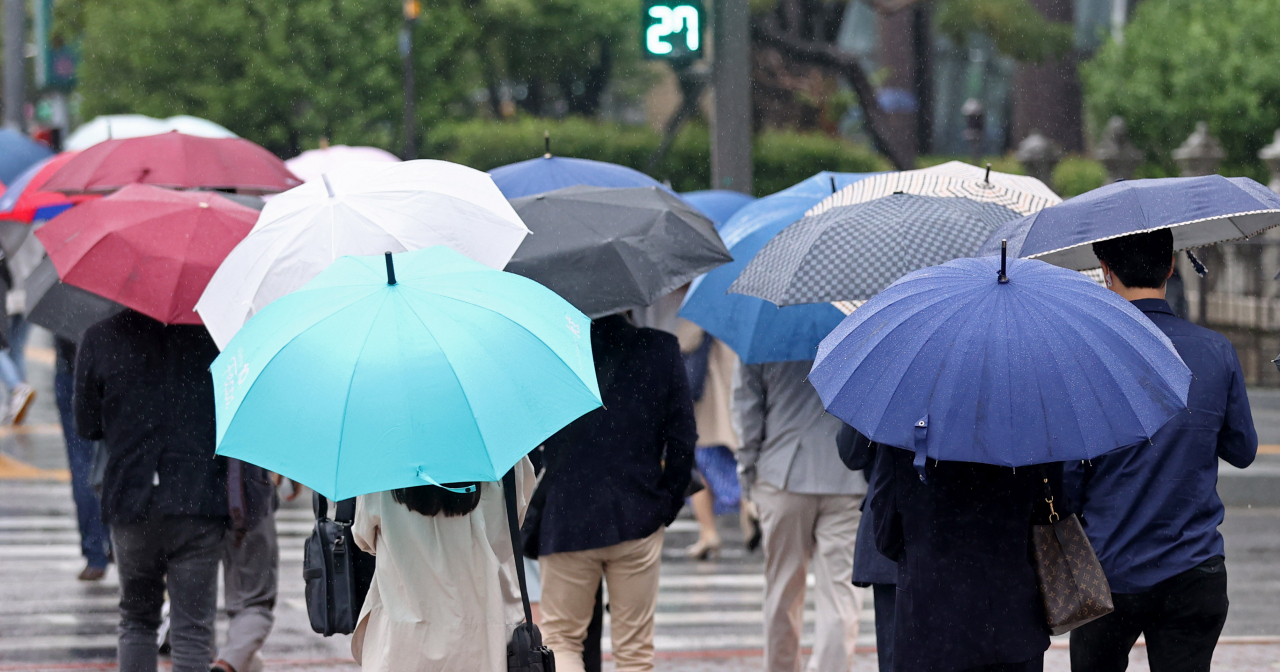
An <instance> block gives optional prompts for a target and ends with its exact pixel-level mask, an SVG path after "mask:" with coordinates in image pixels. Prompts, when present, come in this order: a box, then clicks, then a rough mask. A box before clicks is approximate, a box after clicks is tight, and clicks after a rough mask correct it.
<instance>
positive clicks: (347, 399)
mask: <svg viewBox="0 0 1280 672" xmlns="http://www.w3.org/2000/svg"><path fill="white" fill-rule="evenodd" d="M389 296H390V292H388V293H385V294H383V296H382V302H381V303H379V304H378V309H377V310H375V311H374V312H373V315H374V319H373V320H370V321H369V330H368V331H367V332H365V335H364V340H363V341H362V342H361V343H360V352H358V353H356V359H355V366H359V365H360V359H361V357H362V356H363V355H364V349H365V347H367V346H368V345H369V337H370V336H372V335H373V329H374V327H375V326H376V325H377V321H378V320H377V315H378V313H381V312H382V307H383V306H385V305H386V303H387V298H388V297H389ZM329 317H333V314H330V315H329ZM295 338H296V337H295ZM282 350H283V348H281V351H282ZM273 359H274V357H273ZM355 380H356V376H355V370H354V367H353V368H352V371H351V379H350V380H348V381H347V393H346V395H345V396H344V397H343V400H342V420H341V421H340V422H339V424H338V450H337V452H336V453H335V454H334V456H333V464H334V469H333V494H334V495H335V498H336V495H337V494H338V471H339V467H340V466H341V465H342V438H343V436H345V435H346V433H347V408H348V407H350V405H351V388H352V386H353V385H354V384H355ZM245 394H246V396H247V395H248V392H246V393H245Z"/></svg>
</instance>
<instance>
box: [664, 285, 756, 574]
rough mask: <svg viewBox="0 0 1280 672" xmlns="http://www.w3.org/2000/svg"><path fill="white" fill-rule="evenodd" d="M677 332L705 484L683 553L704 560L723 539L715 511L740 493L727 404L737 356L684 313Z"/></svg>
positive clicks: (728, 508)
mask: <svg viewBox="0 0 1280 672" xmlns="http://www.w3.org/2000/svg"><path fill="white" fill-rule="evenodd" d="M681 294H683V292H682V293H681ZM676 337H677V338H678V339H679V341H680V354H681V356H682V357H684V363H685V370H686V372H687V373H688V376H689V390H690V393H691V394H692V395H693V415H694V418H695V419H696V420H697V427H698V447H697V450H696V452H695V453H694V460H695V463H696V467H697V470H698V473H699V474H700V475H701V476H702V481H703V482H704V483H705V484H706V487H705V488H703V489H702V490H699V491H698V492H696V493H694V494H693V496H692V497H690V498H689V500H690V505H691V506H690V508H692V509H693V517H694V519H696V520H697V521H698V540H697V541H696V542H694V543H693V544H692V545H691V546H689V547H688V548H686V549H685V555H687V556H689V557H691V558H695V559H698V560H706V559H708V558H710V557H714V556H716V555H718V554H719V553H720V546H721V544H722V542H721V540H720V531H719V530H718V529H717V528H716V516H718V515H721V514H725V513H731V512H734V511H737V510H738V501H739V500H740V499H741V497H742V490H741V489H740V488H739V487H738V477H737V466H738V462H737V458H736V457H734V451H736V450H737V449H738V435H737V434H736V433H735V432H734V431H733V419H732V417H731V415H730V409H729V406H730V399H731V398H732V396H733V371H734V369H735V368H736V367H737V366H738V357H737V355H735V354H733V351H732V350H730V349H729V347H728V346H726V345H725V344H724V343H721V342H720V341H719V340H718V339H716V338H715V337H714V336H712V335H711V334H708V333H707V332H705V331H703V330H702V328H701V327H699V326H698V325H696V324H694V323H692V322H690V321H688V320H685V319H683V318H682V319H680V320H679V321H678V323H677V325H676Z"/></svg>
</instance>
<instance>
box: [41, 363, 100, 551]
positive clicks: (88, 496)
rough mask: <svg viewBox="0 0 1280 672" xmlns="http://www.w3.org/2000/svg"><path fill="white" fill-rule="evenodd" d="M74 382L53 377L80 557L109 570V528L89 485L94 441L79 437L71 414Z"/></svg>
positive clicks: (66, 375)
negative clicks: (77, 531) (65, 449)
mask: <svg viewBox="0 0 1280 672" xmlns="http://www.w3.org/2000/svg"><path fill="white" fill-rule="evenodd" d="M72 386H73V379H72V376H71V374H70V373H59V374H57V375H55V376H54V378H53V396H54V398H55V400H56V401H57V403H58V419H59V420H60V421H61V422H62V437H63V439H65V440H66V442H67V464H68V465H69V467H70V469H71V498H72V499H74V500H75V503H76V522H77V524H78V525H79V528H80V554H81V555H83V556H84V559H85V561H86V562H87V563H88V564H89V566H90V567H106V566H107V552H108V550H109V549H110V547H111V542H110V541H109V540H108V535H107V526H106V524H104V523H103V522H102V511H101V509H100V507H99V504H98V496H97V495H96V494H94V492H93V487H92V486H90V485H89V476H90V473H91V472H92V471H93V451H94V447H93V442H92V441H89V440H86V439H82V438H80V435H79V434H76V431H75V427H74V425H73V419H72V415H71V394H72Z"/></svg>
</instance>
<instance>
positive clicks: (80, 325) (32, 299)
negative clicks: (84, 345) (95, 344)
mask: <svg viewBox="0 0 1280 672" xmlns="http://www.w3.org/2000/svg"><path fill="white" fill-rule="evenodd" d="M23 287H24V289H26V290H27V297H26V298H27V314H26V316H27V320H28V321H30V322H32V323H33V324H38V325H40V326H42V327H44V328H45V329H48V330H49V331H52V332H53V333H55V334H57V335H59V336H61V337H63V338H67V339H70V340H72V341H75V342H77V343H79V342H80V339H81V338H82V337H83V336H84V331H85V330H86V329H88V328H89V327H92V326H93V325H95V324H97V323H98V322H101V321H102V320H105V319H107V318H108V317H111V316H112V315H115V314H116V313H118V312H120V311H122V310H124V306H122V305H120V304H118V303H116V302H115V301H112V300H110V299H104V298H102V297H101V296H98V295H97V294H94V293H93V292H88V291H85V290H83V289H80V288H79V287H76V286H75V285H68V284H66V283H65V282H62V281H61V280H59V279H58V271H57V269H56V268H54V266H53V260H52V259H50V258H48V257H45V258H44V259H43V260H42V261H41V262H40V265H38V266H36V268H35V270H34V271H32V272H31V275H29V276H27V280H26V282H25V283H24V284H23Z"/></svg>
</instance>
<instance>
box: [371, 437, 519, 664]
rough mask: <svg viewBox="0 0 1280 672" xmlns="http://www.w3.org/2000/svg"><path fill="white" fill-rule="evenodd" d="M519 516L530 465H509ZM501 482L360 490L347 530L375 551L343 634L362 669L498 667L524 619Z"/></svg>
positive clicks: (503, 660)
mask: <svg viewBox="0 0 1280 672" xmlns="http://www.w3.org/2000/svg"><path fill="white" fill-rule="evenodd" d="M514 470H515V475H516V478H515V482H516V503H517V510H518V512H519V515H520V516H521V518H523V516H524V511H525V509H526V507H527V506H528V505H529V497H530V495H531V494H532V492H531V491H532V489H533V482H534V477H533V466H532V465H531V464H530V463H529V459H528V458H523V459H521V460H520V462H518V463H517V464H516V465H515V467H514ZM502 487H503V486H502V484H501V483H500V482H493V483H445V484H444V487H439V486H435V485H419V486H416V487H410V488H400V489H397V490H390V491H386V492H375V493H373V494H370V495H361V496H360V498H359V499H358V500H357V502H356V518H355V522H354V524H353V525H352V527H351V532H352V535H353V536H354V537H355V540H356V544H357V545H358V546H359V547H360V548H362V549H364V550H365V551H367V552H369V553H372V554H373V555H375V556H376V557H377V565H376V567H377V568H376V569H375V570H374V573H373V582H372V583H371V584H370V585H369V592H368V594H367V595H366V596H365V600H364V607H363V608H361V610H360V618H359V620H358V621H357V622H356V629H355V632H354V633H352V636H351V654H352V655H353V656H354V657H355V659H356V662H358V663H360V669H362V670H366V672H368V671H378V672H412V671H414V670H423V671H426V670H430V671H432V672H505V670H506V669H507V642H508V641H510V639H511V633H512V632H513V631H514V630H515V628H516V626H517V625H519V624H520V623H521V622H523V621H524V607H523V605H522V603H521V600H520V584H519V580H518V578H517V575H516V564H515V551H514V549H512V548H511V532H510V529H509V528H508V526H507V509H506V502H505V500H504V498H503V492H502Z"/></svg>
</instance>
